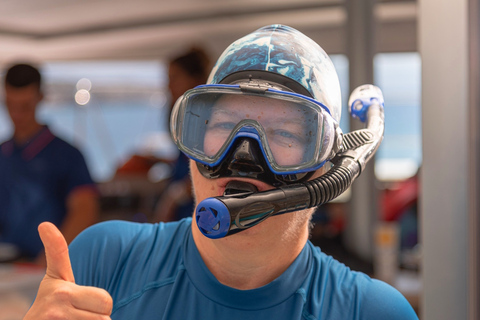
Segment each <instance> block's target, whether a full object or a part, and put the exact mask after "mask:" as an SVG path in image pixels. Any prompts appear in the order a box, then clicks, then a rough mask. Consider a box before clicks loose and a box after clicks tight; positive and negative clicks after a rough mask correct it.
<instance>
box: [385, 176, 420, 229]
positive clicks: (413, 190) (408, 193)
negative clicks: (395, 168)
mask: <svg viewBox="0 0 480 320" xmlns="http://www.w3.org/2000/svg"><path fill="white" fill-rule="evenodd" d="M418 192H419V185H418V176H417V175H415V176H413V177H411V178H409V179H407V180H404V181H402V182H399V183H397V184H395V185H394V187H393V188H391V189H388V190H386V191H385V192H384V193H383V194H382V196H381V200H380V201H381V203H380V205H381V208H382V210H381V220H383V221H397V220H399V218H400V216H401V215H402V213H404V212H405V210H406V209H408V208H409V207H411V206H412V205H414V204H415V203H416V202H417V200H418Z"/></svg>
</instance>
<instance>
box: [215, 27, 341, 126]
mask: <svg viewBox="0 0 480 320" xmlns="http://www.w3.org/2000/svg"><path fill="white" fill-rule="evenodd" d="M248 71H264V72H265V73H264V74H266V73H270V74H278V75H281V76H283V77H284V79H285V80H286V83H283V84H284V85H285V86H286V87H289V88H291V89H292V90H293V91H295V92H297V93H302V92H298V90H296V87H295V86H297V87H298V86H301V87H303V88H304V89H303V90H306V93H308V94H306V93H302V94H306V95H308V96H310V97H312V98H314V99H315V100H317V101H318V102H320V103H322V104H323V105H325V106H327V107H328V109H329V110H330V114H331V115H332V117H333V118H334V119H335V121H337V122H339V121H340V116H341V110H342V108H341V106H342V101H341V92H340V84H339V81H338V76H337V72H336V71H335V67H334V66H333V63H332V61H331V60H330V58H329V57H328V55H327V53H326V52H325V51H324V50H323V49H322V48H321V47H320V46H319V45H318V44H317V43H316V42H315V41H313V40H312V39H310V38H309V37H307V36H305V35H304V34H303V33H301V32H299V31H297V30H296V29H294V28H291V27H288V26H284V25H270V26H265V27H262V28H260V29H258V30H256V31H254V32H252V33H250V34H248V35H246V36H245V37H243V38H241V39H239V40H237V41H235V42H233V43H232V44H231V45H230V46H229V47H228V48H227V49H226V50H225V51H224V52H223V53H222V55H221V56H220V58H219V59H218V60H217V63H216V64H215V66H214V68H213V69H212V72H211V73H210V76H209V78H208V80H207V83H208V84H218V83H232V82H233V81H234V79H238V78H241V77H243V78H244V79H245V78H246V76H245V72H247V73H248ZM238 73H240V74H238ZM267 80H268V79H267ZM277 82H278V81H277Z"/></svg>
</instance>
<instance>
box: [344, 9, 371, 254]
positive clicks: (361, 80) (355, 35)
mask: <svg viewBox="0 0 480 320" xmlns="http://www.w3.org/2000/svg"><path fill="white" fill-rule="evenodd" d="M375 2H376V1H375V0H348V1H346V8H347V13H348V14H347V16H348V19H347V25H346V27H347V55H348V60H349V85H350V91H352V90H353V89H355V88H356V87H358V86H359V85H362V84H367V83H373V57H374V54H375V34H374V31H375V21H374V20H375V19H374V13H373V9H374V6H375ZM362 127H363V125H362V124H360V122H359V121H357V120H350V130H356V129H361V128H362ZM351 190H352V197H351V200H350V203H349V209H348V213H347V226H346V232H345V238H344V240H345V246H346V247H347V248H348V249H349V250H350V251H352V252H353V253H355V254H357V255H358V256H359V257H360V258H362V259H364V260H366V261H371V259H372V255H373V250H372V244H373V240H372V233H373V224H374V221H375V220H376V217H377V191H376V189H375V174H374V159H372V160H371V161H370V162H369V163H368V165H367V168H366V169H365V170H364V172H362V173H361V175H360V177H359V178H358V179H357V180H356V181H355V183H354V184H353V185H352V188H351Z"/></svg>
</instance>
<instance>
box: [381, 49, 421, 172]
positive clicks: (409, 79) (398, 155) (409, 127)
mask: <svg viewBox="0 0 480 320" xmlns="http://www.w3.org/2000/svg"><path fill="white" fill-rule="evenodd" d="M374 72H375V83H376V85H377V86H379V87H380V88H381V89H382V91H383V95H384V98H385V135H384V140H383V142H382V144H381V145H380V148H379V150H378V152H377V154H376V162H375V174H376V176H377V178H378V179H379V180H384V181H385V180H403V179H406V178H409V177H411V176H413V175H414V174H415V173H416V172H417V170H418V168H419V166H420V164H421V162H422V149H421V141H422V138H421V106H420V105H421V61H420V55H419V54H418V53H382V54H377V55H376V56H375V60H374Z"/></svg>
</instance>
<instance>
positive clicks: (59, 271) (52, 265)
mask: <svg viewBox="0 0 480 320" xmlns="http://www.w3.org/2000/svg"><path fill="white" fill-rule="evenodd" d="M38 233H39V234H40V238H41V239H42V242H43V246H44V247H45V256H46V258H47V274H46V276H47V277H50V278H54V279H61V280H65V281H69V282H75V278H74V277H73V271H72V266H71V264H70V257H69V256H68V246H67V241H65V238H64V237H63V235H62V233H61V232H60V230H58V229H57V227H56V226H55V225H54V224H52V223H50V222H42V223H41V224H40V225H39V226H38Z"/></svg>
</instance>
